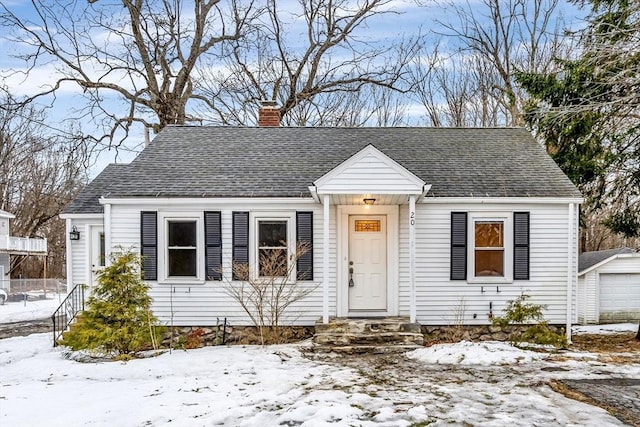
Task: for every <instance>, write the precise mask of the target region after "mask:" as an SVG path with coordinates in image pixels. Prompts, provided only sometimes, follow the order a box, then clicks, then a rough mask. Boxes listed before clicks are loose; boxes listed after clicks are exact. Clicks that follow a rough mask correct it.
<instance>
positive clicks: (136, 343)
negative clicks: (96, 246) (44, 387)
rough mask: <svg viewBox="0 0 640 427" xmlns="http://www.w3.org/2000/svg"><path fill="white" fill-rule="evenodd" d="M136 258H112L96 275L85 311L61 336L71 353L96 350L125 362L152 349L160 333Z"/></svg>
mask: <svg viewBox="0 0 640 427" xmlns="http://www.w3.org/2000/svg"><path fill="white" fill-rule="evenodd" d="M140 266H141V263H140V257H139V256H138V255H137V254H134V253H132V252H125V253H120V254H116V255H115V256H113V257H112V262H111V265H109V266H107V267H105V268H104V269H103V270H102V271H101V272H100V274H99V275H98V285H97V286H96V287H95V289H94V290H93V292H92V295H91V297H89V299H88V301H87V309H86V311H84V312H83V313H82V314H81V315H80V316H79V318H78V321H77V322H76V323H74V324H73V325H72V326H71V329H70V330H69V331H68V332H66V333H65V334H64V336H63V339H62V341H61V344H63V345H66V346H69V347H71V348H72V349H73V350H84V349H87V350H97V351H100V352H104V353H106V354H108V355H116V356H118V357H120V358H128V357H130V356H131V355H135V354H136V353H137V352H139V351H141V350H145V349H148V348H150V347H152V346H153V347H155V343H157V342H158V338H159V336H160V333H161V331H160V330H159V328H157V319H156V318H155V317H154V316H153V314H152V312H151V297H150V296H149V294H148V289H149V287H148V285H147V284H146V283H145V282H143V281H142V279H141V275H140V270H141V269H140Z"/></svg>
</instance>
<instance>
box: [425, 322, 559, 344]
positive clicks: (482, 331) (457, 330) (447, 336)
mask: <svg viewBox="0 0 640 427" xmlns="http://www.w3.org/2000/svg"><path fill="white" fill-rule="evenodd" d="M529 326H530V325H519V326H512V325H510V326H506V327H504V328H502V327H500V326H493V325H481V326H424V325H423V326H422V328H421V329H422V334H423V335H424V341H425V342H458V341H462V340H466V341H508V340H509V336H510V335H511V334H513V333H514V332H520V333H522V332H524V331H525V330H526V329H527V328H528V327H529ZM549 329H551V331H553V332H557V333H561V334H564V333H565V328H564V326H557V325H549Z"/></svg>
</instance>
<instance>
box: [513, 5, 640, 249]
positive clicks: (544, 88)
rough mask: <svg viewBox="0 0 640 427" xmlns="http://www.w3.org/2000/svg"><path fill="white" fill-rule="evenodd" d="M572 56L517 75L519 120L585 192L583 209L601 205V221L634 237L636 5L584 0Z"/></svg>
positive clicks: (639, 132) (639, 223)
mask: <svg viewBox="0 0 640 427" xmlns="http://www.w3.org/2000/svg"><path fill="white" fill-rule="evenodd" d="M581 4H583V5H589V4H590V6H591V15H590V19H589V25H588V26H587V27H586V28H585V29H584V30H583V31H582V32H581V33H580V34H579V36H580V37H579V39H578V47H579V49H578V51H579V52H580V54H579V57H577V58H575V59H564V60H558V62H559V65H560V71H559V72H555V73H550V74H535V73H523V72H521V73H518V74H517V77H516V78H517V81H518V82H519V84H520V85H521V86H522V87H523V88H524V89H525V90H526V91H527V92H528V93H529V94H530V95H531V101H530V102H529V104H528V105H527V107H526V109H525V120H526V123H527V124H528V126H530V127H531V128H532V129H533V130H534V132H535V133H536V134H537V135H538V136H539V137H540V138H541V139H542V140H543V141H544V143H545V145H546V147H547V151H548V152H549V154H550V155H551V156H552V157H553V158H554V160H555V161H556V162H557V163H558V165H559V166H560V167H561V168H562V170H563V171H564V172H565V173H566V174H567V175H568V176H569V178H570V179H571V180H572V181H573V182H574V184H576V185H577V186H578V188H580V190H581V191H582V192H583V194H584V195H585V196H586V199H587V200H586V203H585V206H584V209H585V213H586V214H587V217H588V216H589V212H596V211H598V210H601V209H605V211H606V212H608V219H606V220H605V221H604V224H605V225H606V226H607V227H608V228H609V229H610V230H611V231H613V232H614V233H621V234H622V235H624V236H625V237H637V236H640V202H639V200H640V168H639V167H638V164H639V162H640V142H639V141H640V122H639V120H638V118H639V117H640V116H639V115H638V113H639V109H640V80H639V79H638V75H640V49H639V48H640V5H638V4H637V2H632V1H629V0H591V1H585V2H582V3H581Z"/></svg>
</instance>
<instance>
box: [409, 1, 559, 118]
mask: <svg viewBox="0 0 640 427" xmlns="http://www.w3.org/2000/svg"><path fill="white" fill-rule="evenodd" d="M438 4H439V5H440V6H441V7H442V8H444V10H445V11H447V12H448V13H447V14H446V15H447V16H449V17H455V18H451V20H448V21H438V24H439V25H440V26H441V27H442V30H440V32H441V34H442V35H443V36H445V37H447V41H450V42H452V44H453V45H454V46H457V51H456V52H455V55H454V52H449V53H447V54H446V55H443V54H442V53H440V54H439V55H438V56H436V57H433V56H431V59H432V60H435V62H431V64H430V65H431V70H430V71H429V68H427V70H426V71H422V74H421V75H420V74H419V77H420V79H419V80H418V81H420V82H422V83H421V85H420V87H419V89H418V90H419V91H421V92H423V93H424V94H426V96H425V95H423V94H421V95H420V99H421V102H422V103H423V104H424V105H425V107H426V108H427V110H428V115H429V117H430V121H431V122H432V123H433V124H434V125H436V126H460V125H464V126H469V125H473V126H496V125H502V126H505V125H506V126H514V125H516V126H520V125H522V124H523V121H522V114H521V112H522V104H523V101H524V100H525V99H526V94H525V93H524V92H523V91H522V90H520V89H519V88H518V86H517V85H516V83H515V79H514V77H515V72H516V70H525V71H536V72H538V71H547V70H548V69H549V68H550V67H552V66H553V64H554V62H553V59H554V58H555V57H556V56H557V55H558V54H559V52H560V50H561V49H563V48H564V47H563V45H562V43H561V40H562V37H561V36H560V32H561V31H560V29H561V25H562V23H561V20H560V17H559V15H558V11H557V6H558V0H531V1H529V0H482V1H481V4H480V5H478V4H476V3H474V4H473V5H472V4H471V3H469V2H466V3H465V2H457V1H456V2H454V1H443V2H439V3H438ZM454 19H455V21H454ZM436 31H438V30H436ZM419 72H420V71H419ZM441 115H443V117H440V116H441ZM436 116H438V117H436Z"/></svg>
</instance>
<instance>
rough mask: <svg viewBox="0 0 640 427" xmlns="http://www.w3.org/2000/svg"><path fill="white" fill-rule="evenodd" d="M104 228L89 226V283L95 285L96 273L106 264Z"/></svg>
mask: <svg viewBox="0 0 640 427" xmlns="http://www.w3.org/2000/svg"><path fill="white" fill-rule="evenodd" d="M105 254H106V252H105V242H104V228H103V227H99V226H92V227H91V285H92V286H95V285H96V283H97V280H98V273H99V272H100V270H102V269H103V268H104V267H105V265H106V259H105Z"/></svg>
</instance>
